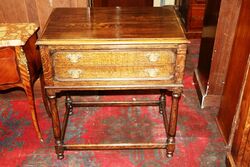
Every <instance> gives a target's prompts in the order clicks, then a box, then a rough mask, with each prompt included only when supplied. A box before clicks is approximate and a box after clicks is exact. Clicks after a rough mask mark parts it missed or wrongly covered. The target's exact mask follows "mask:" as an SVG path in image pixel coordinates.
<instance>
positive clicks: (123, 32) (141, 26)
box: [37, 7, 188, 45]
mask: <svg viewBox="0 0 250 167" xmlns="http://www.w3.org/2000/svg"><path fill="white" fill-rule="evenodd" d="M142 41H143V42H144V43H187V42H188V41H187V40H186V37H185V35H184V33H183V30H182V28H181V26H180V24H179V20H178V18H177V16H176V13H175V11H174V9H173V7H128V8H122V7H102V8H101V7H100V8H56V9H54V10H53V12H52V13H51V15H50V17H49V19H48V22H47V25H46V27H45V30H44V32H43V33H42V36H41V38H40V39H39V40H38V42H37V44H39V45H58V44H86V43H87V44H93V43H94V44H96V43H97V44H99V43H105V44H109V43H116V44H117V43H123V44H124V43H141V42H142Z"/></svg>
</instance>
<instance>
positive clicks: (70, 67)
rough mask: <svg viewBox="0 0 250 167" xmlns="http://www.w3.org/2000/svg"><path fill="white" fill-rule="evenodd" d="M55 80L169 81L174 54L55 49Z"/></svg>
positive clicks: (171, 75)
mask: <svg viewBox="0 0 250 167" xmlns="http://www.w3.org/2000/svg"><path fill="white" fill-rule="evenodd" d="M52 57H53V66H54V77H55V79H56V80H59V81H60V80H63V81H65V80H69V81H70V80H126V79H132V80H145V79H149V80H150V79H161V80H170V79H172V78H173V76H174V64H175V53H174V52H173V51H172V50H167V51H155V52H150V51H145V52H136V51H128V52H125V51H124V52H121V51H115V52H104V51H93V52H56V53H54V54H53V55H52Z"/></svg>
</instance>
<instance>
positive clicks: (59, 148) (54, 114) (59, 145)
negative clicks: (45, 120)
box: [49, 95, 64, 159]
mask: <svg viewBox="0 0 250 167" xmlns="http://www.w3.org/2000/svg"><path fill="white" fill-rule="evenodd" d="M49 102H50V109H51V118H52V126H53V133H54V138H55V144H56V146H55V149H56V154H57V158H58V159H63V158H64V155H63V152H64V150H63V142H62V140H61V128H60V120H59V115H58V110H57V102H56V96H55V95H53V96H49Z"/></svg>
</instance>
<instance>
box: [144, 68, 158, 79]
mask: <svg viewBox="0 0 250 167" xmlns="http://www.w3.org/2000/svg"><path fill="white" fill-rule="evenodd" d="M145 72H146V73H147V74H148V75H149V76H150V77H156V76H157V74H158V72H159V70H158V69H155V68H150V69H145Z"/></svg>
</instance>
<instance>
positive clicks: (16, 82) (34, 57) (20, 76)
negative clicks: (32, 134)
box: [0, 23, 49, 141]
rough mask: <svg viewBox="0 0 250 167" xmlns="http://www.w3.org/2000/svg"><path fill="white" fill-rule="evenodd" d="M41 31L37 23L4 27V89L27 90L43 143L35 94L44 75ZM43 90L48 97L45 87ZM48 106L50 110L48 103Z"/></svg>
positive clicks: (0, 70)
mask: <svg viewBox="0 0 250 167" xmlns="http://www.w3.org/2000/svg"><path fill="white" fill-rule="evenodd" d="M37 30H38V27H37V26H36V25H35V24H34V23H4V24H0V62H1V66H0V90H6V89H9V88H14V87H21V88H23V89H24V91H25V93H26V95H27V98H28V103H29V108H30V111H31V115H32V120H33V124H34V127H35V130H36V133H37V135H38V138H39V139H40V140H41V141H42V140H43V139H42V135H41V132H40V128H39V124H38V121H37V116H36V108H35V100H34V93H33V85H34V82H35V81H36V80H37V79H38V78H39V76H40V74H41V72H42V64H41V57H40V53H39V50H38V48H37V47H36V45H35V42H36V40H37V34H36V32H37ZM41 83H43V82H42V81H41ZM42 87H43V84H42ZM42 91H43V93H42V94H43V95H44V93H45V92H44V89H43V88H42ZM43 97H45V96H43ZM43 99H44V98H43ZM44 104H45V107H46V109H47V111H49V110H48V108H47V107H48V105H47V103H46V102H45V101H44Z"/></svg>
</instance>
